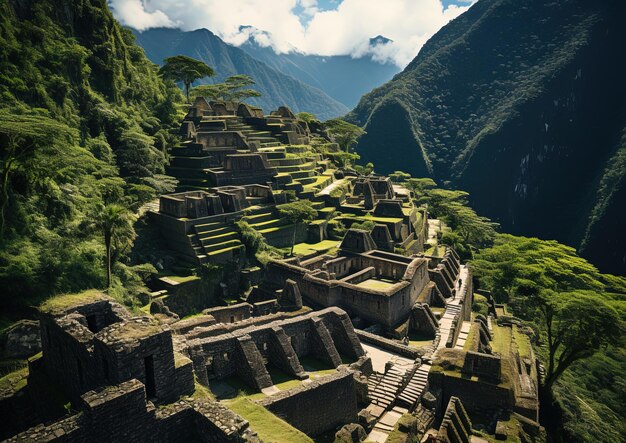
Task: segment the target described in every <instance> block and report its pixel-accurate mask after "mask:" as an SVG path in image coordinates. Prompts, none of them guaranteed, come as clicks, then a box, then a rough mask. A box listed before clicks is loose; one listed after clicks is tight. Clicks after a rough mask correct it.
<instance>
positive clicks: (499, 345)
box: [491, 325, 511, 355]
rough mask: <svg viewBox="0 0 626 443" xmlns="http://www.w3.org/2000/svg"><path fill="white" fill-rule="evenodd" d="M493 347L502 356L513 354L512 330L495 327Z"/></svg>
mask: <svg viewBox="0 0 626 443" xmlns="http://www.w3.org/2000/svg"><path fill="white" fill-rule="evenodd" d="M491 345H492V346H493V350H494V351H495V352H498V353H499V354H500V355H508V354H509V353H510V352H511V328H509V327H505V326H498V325H494V327H493V341H492V342H491Z"/></svg>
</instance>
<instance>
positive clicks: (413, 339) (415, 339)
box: [409, 331, 434, 348]
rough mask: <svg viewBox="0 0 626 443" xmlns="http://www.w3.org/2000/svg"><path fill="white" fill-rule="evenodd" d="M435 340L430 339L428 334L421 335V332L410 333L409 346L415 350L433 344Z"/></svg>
mask: <svg viewBox="0 0 626 443" xmlns="http://www.w3.org/2000/svg"><path fill="white" fill-rule="evenodd" d="M433 340H434V338H433V337H429V336H428V335H426V334H420V333H419V332H415V331H411V332H409V346H411V347H413V348H421V347H423V346H428V345H430V344H432V342H433Z"/></svg>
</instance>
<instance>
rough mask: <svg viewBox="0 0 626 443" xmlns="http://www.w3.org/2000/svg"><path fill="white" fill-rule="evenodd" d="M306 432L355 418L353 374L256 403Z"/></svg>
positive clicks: (318, 431) (339, 374)
mask: <svg viewBox="0 0 626 443" xmlns="http://www.w3.org/2000/svg"><path fill="white" fill-rule="evenodd" d="M259 403H260V404H261V405H262V406H264V407H266V408H267V409H268V410H270V411H271V412H272V413H274V414H276V415H277V416H279V417H280V418H282V419H283V420H285V421H286V422H287V423H289V424H291V425H292V426H294V427H296V428H298V429H299V430H301V431H302V432H304V433H305V434H307V435H311V436H316V435H319V434H322V433H324V432H326V431H330V430H333V429H335V428H337V427H338V426H340V425H343V424H346V423H352V422H355V421H356V419H357V399H356V388H355V381H354V375H353V373H352V372H351V371H338V372H337V373H336V374H332V375H329V376H326V377H324V378H321V379H318V380H315V381H313V382H312V383H311V384H309V385H305V386H302V387H299V388H295V389H291V390H289V391H284V392H280V393H277V394H275V395H272V396H270V397H267V398H265V399H263V400H261V401H260V402H259Z"/></svg>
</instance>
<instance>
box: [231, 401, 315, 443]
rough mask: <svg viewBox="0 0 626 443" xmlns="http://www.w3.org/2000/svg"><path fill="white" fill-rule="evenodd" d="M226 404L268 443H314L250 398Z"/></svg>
mask: <svg viewBox="0 0 626 443" xmlns="http://www.w3.org/2000/svg"><path fill="white" fill-rule="evenodd" d="M225 404H226V405H227V406H228V407H229V408H230V409H232V410H233V411H234V412H236V413H237V414H239V415H241V416H242V417H243V418H245V419H246V420H248V421H249V422H250V427H251V428H252V429H253V430H254V431H255V432H256V433H258V434H259V437H260V438H261V440H262V441H264V442H266V443H291V442H296V441H297V442H306V443H313V440H311V438H309V437H308V436H307V435H306V434H304V433H303V432H301V431H299V430H297V429H296V428H294V427H293V426H291V425H290V424H289V423H287V422H286V421H284V420H282V419H280V418H279V417H277V416H275V415H274V414H272V413H271V412H270V411H268V410H267V409H265V408H264V407H263V406H261V405H258V404H256V403H254V402H253V401H251V400H250V399H248V398H237V399H235V400H230V401H227V402H225Z"/></svg>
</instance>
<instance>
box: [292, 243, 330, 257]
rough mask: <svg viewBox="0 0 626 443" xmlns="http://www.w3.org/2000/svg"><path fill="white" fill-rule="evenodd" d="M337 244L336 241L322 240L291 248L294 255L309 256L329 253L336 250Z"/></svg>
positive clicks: (299, 244)
mask: <svg viewBox="0 0 626 443" xmlns="http://www.w3.org/2000/svg"><path fill="white" fill-rule="evenodd" d="M338 244H339V242H338V241H337V240H322V241H321V242H319V243H298V244H297V245H295V246H294V247H293V252H294V254H296V255H309V254H314V253H316V252H321V251H330V250H331V249H334V248H336V247H337V245H338Z"/></svg>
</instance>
